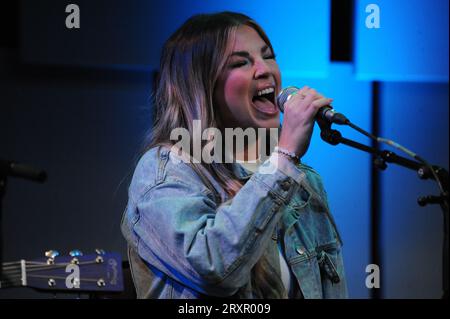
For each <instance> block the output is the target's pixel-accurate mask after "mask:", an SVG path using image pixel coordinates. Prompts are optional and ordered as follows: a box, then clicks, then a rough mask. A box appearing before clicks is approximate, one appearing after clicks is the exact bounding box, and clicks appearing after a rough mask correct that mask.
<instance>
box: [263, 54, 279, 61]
mask: <svg viewBox="0 0 450 319" xmlns="http://www.w3.org/2000/svg"><path fill="white" fill-rule="evenodd" d="M264 59H266V60H275V59H276V55H275V54H271V55H267V56H265V57H264Z"/></svg>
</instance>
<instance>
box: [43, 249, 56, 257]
mask: <svg viewBox="0 0 450 319" xmlns="http://www.w3.org/2000/svg"><path fill="white" fill-rule="evenodd" d="M58 256H59V252H58V251H57V250H47V251H46V252H45V257H48V258H52V259H54V258H55V257H58Z"/></svg>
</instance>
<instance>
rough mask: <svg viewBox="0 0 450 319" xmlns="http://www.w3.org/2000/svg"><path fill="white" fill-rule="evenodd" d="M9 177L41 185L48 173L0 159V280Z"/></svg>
mask: <svg viewBox="0 0 450 319" xmlns="http://www.w3.org/2000/svg"><path fill="white" fill-rule="evenodd" d="M8 176H13V177H20V178H23V179H27V180H31V181H34V182H39V183H43V182H45V181H46V179H47V173H46V172H45V171H43V170H38V169H35V168H33V167H31V166H28V165H24V164H19V163H16V162H13V161H6V160H2V159H0V280H1V278H2V272H3V233H2V230H3V225H2V207H3V197H4V196H5V193H6V185H7V181H8ZM0 288H1V287H0Z"/></svg>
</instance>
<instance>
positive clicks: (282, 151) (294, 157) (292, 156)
mask: <svg viewBox="0 0 450 319" xmlns="http://www.w3.org/2000/svg"><path fill="white" fill-rule="evenodd" d="M273 151H274V152H277V153H280V154H283V155H285V156H287V157H289V158H290V159H291V160H293V161H294V162H299V161H300V158H299V157H298V156H297V155H295V153H294V152H289V151H288V150H286V149H284V148H281V147H278V146H275V148H274V149H273Z"/></svg>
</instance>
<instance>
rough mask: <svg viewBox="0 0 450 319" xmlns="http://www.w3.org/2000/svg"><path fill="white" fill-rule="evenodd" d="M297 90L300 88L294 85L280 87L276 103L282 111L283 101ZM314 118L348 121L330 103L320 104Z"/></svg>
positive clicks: (340, 123) (328, 121) (330, 121)
mask: <svg viewBox="0 0 450 319" xmlns="http://www.w3.org/2000/svg"><path fill="white" fill-rule="evenodd" d="M299 90H300V89H299V88H298V87H296V86H288V87H287V88H284V89H282V90H281V92H280V93H279V94H278V96H277V104H278V108H279V109H280V111H281V112H282V113H283V112H284V103H286V102H287V101H288V100H289V99H290V98H291V96H292V95H293V94H294V93H296V92H297V91H299ZM316 118H317V119H322V120H324V121H326V122H327V123H336V124H339V125H344V124H348V123H349V122H350V121H349V120H348V119H347V118H346V117H345V115H344V114H341V113H338V112H336V111H335V109H333V108H332V107H331V106H330V105H326V106H322V107H321V108H320V109H319V111H317V114H316Z"/></svg>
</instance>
